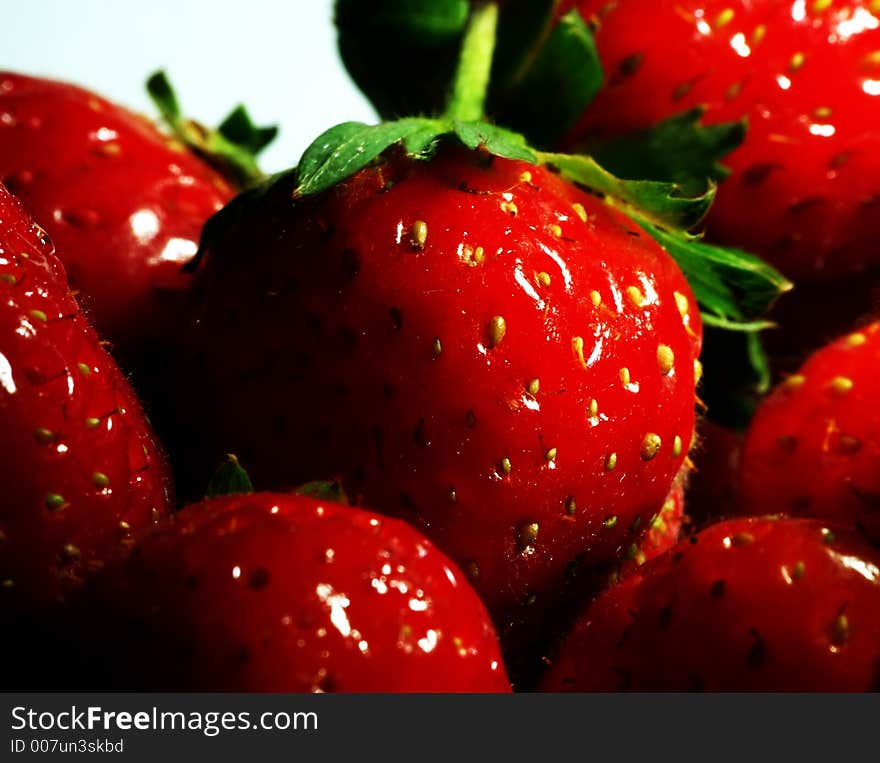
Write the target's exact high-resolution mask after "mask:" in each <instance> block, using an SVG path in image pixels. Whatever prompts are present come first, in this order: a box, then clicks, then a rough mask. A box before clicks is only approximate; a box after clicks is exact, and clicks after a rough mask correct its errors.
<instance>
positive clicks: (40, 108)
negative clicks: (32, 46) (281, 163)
mask: <svg viewBox="0 0 880 763" xmlns="http://www.w3.org/2000/svg"><path fill="white" fill-rule="evenodd" d="M0 181H2V182H4V183H6V185H7V186H8V187H9V189H10V190H11V191H13V192H14V193H15V194H16V195H18V196H19V197H20V198H21V199H22V201H24V203H25V204H26V205H27V207H28V210H29V211H30V212H31V214H33V215H34V217H35V218H36V219H38V220H39V221H40V222H41V223H42V224H43V225H44V226H45V227H46V230H47V231H48V232H49V235H50V236H51V237H52V240H53V241H54V242H55V244H56V245H57V247H58V252H59V256H60V257H61V258H62V260H63V262H64V266H65V269H66V271H67V274H68V277H69V278H70V282H71V285H72V286H73V288H74V289H76V290H77V292H78V294H79V297H80V299H81V300H82V303H83V306H84V308H85V309H86V311H87V313H88V315H89V317H90V319H91V320H92V321H93V322H94V324H95V326H96V328H97V330H98V333H99V334H100V335H101V337H102V338H104V339H107V340H109V341H111V342H112V343H113V347H114V351H115V353H116V354H117V357H119V358H120V359H121V361H122V363H123V365H124V366H125V367H126V368H127V369H137V368H138V366H139V365H140V364H142V363H144V362H145V359H144V357H143V353H144V352H145V351H146V350H155V349H156V346H157V345H159V344H161V343H162V342H163V341H166V340H167V334H168V333H169V332H173V331H174V330H176V326H177V324H178V322H179V315H180V306H181V304H182V301H183V299H184V297H185V294H186V290H187V289H188V287H189V280H190V279H189V276H188V275H187V274H186V273H185V272H184V271H183V270H182V269H181V268H182V265H183V264H185V263H186V262H187V261H188V260H189V259H191V258H192V256H193V255H194V254H195V252H196V249H197V247H198V241H199V236H200V233H201V229H202V225H203V224H204V222H205V221H206V220H207V219H208V218H209V217H210V216H211V215H212V214H213V213H214V212H216V211H217V210H218V209H220V208H221V207H222V206H223V204H225V203H226V202H227V201H228V200H229V199H230V198H231V197H232V195H233V189H232V188H231V186H230V185H229V183H227V182H226V180H225V179H224V178H223V177H222V176H221V175H220V174H219V173H217V172H216V171H214V170H213V169H211V168H210V167H209V166H208V165H207V164H206V163H204V162H203V161H201V160H200V159H198V158H196V157H195V156H194V155H193V154H191V153H190V152H189V151H188V150H187V149H186V148H185V147H184V146H183V144H181V143H179V142H177V141H175V140H174V139H172V138H170V137H169V136H167V135H165V134H163V133H162V132H160V131H159V130H158V129H157V128H156V127H155V125H154V124H153V123H151V122H150V121H149V120H147V119H145V118H144V117H141V116H139V115H136V114H133V113H131V112H129V111H127V110H125V109H123V108H121V107H120V106H117V105H116V104H113V103H111V102H109V101H107V100H105V99H104V98H101V97H99V96H98V95H96V94H94V93H92V92H89V91H87V90H84V89H82V88H79V87H76V86H74V85H69V84H66V83H62V82H55V81H51V80H46V79H39V78H36V77H27V76H24V75H21V74H15V73H12V72H0Z"/></svg>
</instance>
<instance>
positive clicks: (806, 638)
mask: <svg viewBox="0 0 880 763" xmlns="http://www.w3.org/2000/svg"><path fill="white" fill-rule="evenodd" d="M409 6H411V7H409V8H406V9H405V10H404V11H401V7H402V4H401V3H400V2H399V0H397V1H396V2H393V1H391V0H388V1H387V2H386V1H385V0H379V1H377V2H376V3H370V4H364V3H358V2H355V1H354V0H338V2H337V9H336V11H337V17H336V22H337V25H338V28H339V34H340V50H341V53H342V57H343V60H344V62H345V64H346V66H347V67H348V68H349V70H350V72H351V74H352V76H353V77H354V79H355V81H356V82H358V84H359V85H360V86H361V87H362V88H363V89H364V91H365V92H366V93H367V95H368V96H369V97H370V98H371V99H372V100H373V102H374V103H375V105H376V107H377V110H378V111H379V112H380V114H381V115H382V116H383V117H384V118H385V119H386V120H387V121H385V122H382V123H380V124H378V125H363V124H360V123H354V122H348V123H344V124H341V125H337V126H336V127H333V128H331V129H329V130H328V131H327V132H325V133H324V134H323V135H322V136H320V137H319V138H318V139H317V140H316V141H315V142H314V143H313V144H312V145H311V146H310V147H309V148H308V149H307V150H306V152H305V153H304V155H303V157H302V159H301V160H300V162H299V163H298V165H297V167H295V168H294V169H292V170H290V171H288V172H284V173H281V174H278V175H275V176H273V177H269V178H266V177H264V176H262V175H261V173H260V172H259V169H258V167H257V163H256V156H257V154H258V153H259V151H260V150H261V149H262V148H263V147H264V146H265V145H266V144H267V143H268V141H270V140H271V138H272V137H273V135H274V129H273V128H261V127H257V126H255V125H254V124H253V123H252V122H251V120H250V118H249V117H248V115H247V113H246V112H245V111H244V110H243V109H242V108H239V109H237V110H236V111H235V112H233V114H232V115H230V117H229V118H228V119H227V120H225V121H224V123H223V124H222V125H221V126H220V127H219V128H218V129H216V130H213V129H208V128H205V127H204V126H202V125H200V124H198V123H195V122H192V121H190V120H188V119H186V118H184V117H183V116H182V114H181V112H180V108H179V105H178V103H177V101H176V98H175V96H174V93H173V91H172V90H171V88H170V86H169V85H168V83H167V81H166V80H165V78H164V76H162V75H155V76H154V77H152V78H151V80H150V83H149V89H150V92H151V94H152V95H153V97H154V99H155V100H156V102H157V104H158V106H159V108H160V111H161V113H162V116H163V119H164V122H165V127H164V128H159V127H157V126H156V125H154V124H153V123H152V122H151V121H149V120H147V119H145V118H143V117H141V116H139V115H135V114H133V113H131V112H129V111H127V110H125V109H123V108H121V107H119V106H117V105H115V104H112V103H110V102H108V101H106V100H104V99H102V98H101V97H99V96H97V95H95V94H93V93H90V92H88V91H86V90H83V89H80V88H78V87H75V86H72V85H68V84H62V83H57V82H52V81H47V80H42V79H37V78H33V77H28V76H23V75H20V74H14V73H10V72H0V180H2V184H0V297H2V299H0V456H2V457H0V478H2V484H3V485H4V495H3V498H2V500H0V627H2V628H3V631H4V634H5V635H4V640H5V641H6V643H7V650H6V654H7V655H8V656H9V658H10V659H9V660H8V661H9V662H11V663H12V665H11V666H10V667H9V670H8V671H6V676H7V684H12V686H8V687H7V688H52V689H72V688H76V689H85V688H91V689H111V688H112V689H123V690H126V689H140V690H172V691H177V690H181V691H183V690H190V691H313V692H327V691H342V692H362V691H379V692H387V691H405V692H425V691H452V692H506V691H510V690H511V684H512V685H513V687H514V688H516V689H517V690H532V689H540V690H545V691H619V690H715V691H718V690H722V691H723V690H785V691H788V690H806V691H865V690H871V689H878V688H880V550H878V544H880V403H878V401H880V320H878V319H877V318H876V316H875V315H874V314H873V312H872V311H873V308H874V303H873V300H874V296H875V291H876V289H877V287H878V286H880V256H878V252H880V249H878V248H877V245H876V241H877V240H878V238H880V3H877V2H874V1H873V0H725V1H724V2H720V1H719V0H580V1H579V2H574V1H573V0H568V1H563V2H555V3H554V2H547V1H546V0H545V1H543V2H542V1H539V0H516V1H514V0H508V1H507V2H503V3H502V2H499V3H495V2H483V1H482V0H474V1H473V2H472V1H471V0H411V2H410V3H409ZM499 6H500V8H499ZM716 198H717V201H716ZM713 202H716V203H714V204H713ZM710 206H711V209H710ZM41 226H42V227H41ZM747 251H749V252H752V253H753V254H748V253H747ZM759 257H760V258H761V259H759ZM777 268H778V270H777ZM792 287H793V288H792ZM777 298H778V299H779V301H778V303H777ZM704 327H705V330H704ZM701 361H702V362H701ZM117 363H118V365H117ZM801 364H802V365H801ZM704 365H705V370H706V373H705V378H703V377H704V374H703V366H704ZM120 369H122V370H120ZM771 381H772V382H775V383H776V386H775V388H774V389H773V390H772V391H770V392H769V394H768V390H769V387H770V386H771ZM148 416H149V419H148ZM151 420H152V422H153V424H151V423H150V421H151ZM153 425H155V430H154V428H153ZM742 432H744V434H742ZM160 440H161V442H160ZM254 488H256V491H255V490H254Z"/></svg>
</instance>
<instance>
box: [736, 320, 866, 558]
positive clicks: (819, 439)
mask: <svg viewBox="0 0 880 763" xmlns="http://www.w3.org/2000/svg"><path fill="white" fill-rule="evenodd" d="M878 399H880V323H872V324H871V325H869V326H867V327H865V328H864V329H862V330H860V331H857V332H854V333H852V334H849V335H848V336H845V337H843V338H841V339H838V340H837V341H836V342H833V343H832V344H830V345H828V346H827V347H825V348H823V349H821V350H819V351H818V352H816V353H815V354H814V355H813V356H812V357H811V358H810V359H809V360H808V361H807V362H806V364H805V365H804V366H803V367H802V368H801V370H800V372H799V373H797V374H795V375H793V376H790V377H789V378H788V379H787V380H786V381H784V382H783V383H782V384H781V385H780V386H779V387H778V388H777V389H776V390H775V391H774V392H773V394H772V395H771V396H770V397H769V398H768V399H767V400H765V401H764V403H763V404H762V405H761V407H760V408H759V409H758V411H757V413H756V414H755V418H754V420H753V422H752V424H751V427H750V429H749V432H748V436H747V438H746V444H745V449H744V452H743V463H742V477H741V479H742V490H743V495H744V504H745V505H747V506H749V507H750V508H751V509H754V510H757V511H768V510H771V509H772V510H774V511H784V512H787V513H791V514H797V515H802V516H811V517H820V518H823V519H828V520H836V521H839V522H845V523H847V524H856V525H859V526H860V527H862V528H864V529H865V530H866V531H867V532H868V534H869V535H870V536H871V537H872V538H874V539H877V540H880V410H878V407H877V401H878Z"/></svg>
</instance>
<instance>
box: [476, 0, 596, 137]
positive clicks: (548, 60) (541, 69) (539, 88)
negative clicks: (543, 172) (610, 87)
mask: <svg viewBox="0 0 880 763" xmlns="http://www.w3.org/2000/svg"><path fill="white" fill-rule="evenodd" d="M541 42H542V44H541V45H540V47H539V49H538V50H537V51H535V52H534V53H533V54H532V55H531V56H530V57H528V58H527V59H526V60H525V61H524V62H522V64H521V65H520V68H519V70H518V71H517V72H516V73H515V74H514V75H513V77H512V78H511V80H510V81H509V82H508V83H507V86H506V88H505V90H504V91H503V93H501V94H500V96H499V97H498V98H497V99H495V100H493V110H492V111H493V115H494V116H495V117H496V118H497V119H498V121H500V122H502V123H504V124H509V125H511V126H512V127H515V128H516V129H518V130H520V131H522V132H523V133H525V134H526V135H528V136H529V140H530V141H532V142H533V143H534V144H535V145H537V146H539V147H544V148H548V147H552V146H555V145H557V144H558V143H559V142H560V140H561V139H562V137H563V136H564V135H565V134H566V133H567V132H568V131H569V130H570V129H571V128H572V127H573V126H574V123H575V122H576V121H577V119H578V117H579V116H580V115H581V114H583V112H584V109H586V107H587V106H588V105H589V104H590V102H591V101H592V100H593V98H595V97H596V94H597V93H598V92H599V90H600V89H601V87H602V83H603V81H604V75H603V73H602V64H601V62H600V61H599V54H598V52H597V50H596V43H595V41H594V40H593V33H592V32H591V31H590V28H589V27H588V26H587V24H586V22H585V21H584V20H583V18H582V17H581V15H580V13H579V12H578V11H576V10H573V11H570V12H569V13H567V14H566V15H565V16H563V17H562V18H561V19H560V20H559V21H558V23H556V24H555V25H554V26H553V27H552V29H551V31H550V33H549V35H547V36H546V38H544V39H543V40H542V41H541Z"/></svg>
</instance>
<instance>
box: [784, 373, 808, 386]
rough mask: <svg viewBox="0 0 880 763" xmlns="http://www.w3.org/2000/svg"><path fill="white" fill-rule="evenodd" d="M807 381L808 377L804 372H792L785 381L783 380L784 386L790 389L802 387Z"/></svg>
mask: <svg viewBox="0 0 880 763" xmlns="http://www.w3.org/2000/svg"><path fill="white" fill-rule="evenodd" d="M806 381H807V377H806V376H804V375H803V374H792V375H791V376H789V377H788V378H787V379H786V380H785V381H784V382H782V386H783V388H784V389H788V390H794V389H800V388H801V387H803V386H804V383H805V382H806Z"/></svg>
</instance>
